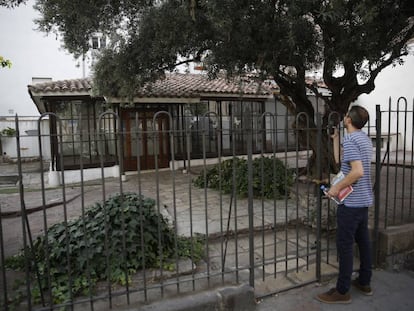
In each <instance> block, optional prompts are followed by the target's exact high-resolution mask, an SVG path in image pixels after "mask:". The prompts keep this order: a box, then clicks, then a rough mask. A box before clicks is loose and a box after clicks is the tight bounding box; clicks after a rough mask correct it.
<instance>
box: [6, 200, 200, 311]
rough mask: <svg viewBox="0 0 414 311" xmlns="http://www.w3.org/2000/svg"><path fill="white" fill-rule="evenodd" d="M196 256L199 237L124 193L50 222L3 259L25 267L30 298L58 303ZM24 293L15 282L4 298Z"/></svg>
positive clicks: (16, 297) (151, 202) (17, 267)
mask: <svg viewBox="0 0 414 311" xmlns="http://www.w3.org/2000/svg"><path fill="white" fill-rule="evenodd" d="M202 255H203V243H202V238H201V237H199V236H198V237H195V238H193V239H190V238H186V237H182V236H178V235H176V234H175V231H174V228H173V227H172V226H171V225H170V224H169V223H168V221H167V219H166V218H164V217H163V216H162V215H161V214H160V213H159V212H158V211H157V206H156V204H155V201H154V200H153V199H151V198H145V197H143V196H140V195H138V194H136V193H125V194H122V195H121V194H118V195H115V196H113V197H111V198H109V199H107V200H106V201H105V202H104V203H103V204H102V203H96V204H95V205H93V206H92V207H90V208H88V209H87V210H86V211H85V213H84V215H83V217H79V218H77V219H74V220H70V221H68V222H66V223H65V222H61V223H57V224H55V225H53V226H51V227H50V228H49V229H48V230H47V232H46V233H45V234H44V235H42V236H39V237H38V238H37V239H36V240H35V241H34V243H33V247H32V248H27V249H25V250H23V251H22V252H21V253H20V254H18V255H16V256H13V257H10V258H8V259H7V260H6V267H7V268H8V269H13V270H22V271H24V270H25V269H26V267H29V270H30V276H31V280H30V282H31V296H32V299H33V302H34V303H35V304H37V303H42V300H44V301H46V304H48V303H53V304H58V303H63V302H67V301H69V300H71V299H73V298H74V297H76V296H80V295H85V296H89V295H93V293H94V287H95V285H96V284H97V283H98V282H99V281H108V280H109V281H110V283H112V284H116V283H117V284H121V285H126V284H129V282H130V281H131V276H133V275H134V274H135V273H137V271H139V270H141V269H149V268H160V269H171V268H174V265H173V264H172V261H173V262H175V259H179V258H183V257H186V258H190V259H191V260H192V261H193V262H197V261H198V260H200V259H201V257H202ZM27 258H29V261H27V260H26V259H27ZM20 285H24V284H20ZM24 292H25V286H23V287H22V286H20V292H19V293H14V297H11V298H10V299H9V301H10V300H13V299H14V300H15V301H14V302H13V303H16V302H17V301H16V300H23V299H24V298H26V297H23V296H24Z"/></svg>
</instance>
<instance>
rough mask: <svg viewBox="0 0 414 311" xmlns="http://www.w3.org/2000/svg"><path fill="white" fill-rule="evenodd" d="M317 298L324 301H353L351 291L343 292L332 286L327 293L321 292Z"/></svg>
mask: <svg viewBox="0 0 414 311" xmlns="http://www.w3.org/2000/svg"><path fill="white" fill-rule="evenodd" d="M316 299H317V300H319V301H321V302H324V303H331V304H333V303H351V301H352V300H351V295H350V294H349V293H346V294H343V295H342V294H341V293H339V292H338V291H337V290H336V288H331V289H330V290H328V291H327V292H326V293H323V294H319V295H317V296H316Z"/></svg>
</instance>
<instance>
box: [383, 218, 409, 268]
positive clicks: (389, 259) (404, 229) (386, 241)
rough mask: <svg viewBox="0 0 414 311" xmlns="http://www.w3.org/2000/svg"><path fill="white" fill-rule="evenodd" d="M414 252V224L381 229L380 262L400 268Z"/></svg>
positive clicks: (389, 266) (388, 266) (390, 266)
mask: <svg viewBox="0 0 414 311" xmlns="http://www.w3.org/2000/svg"><path fill="white" fill-rule="evenodd" d="M413 253H414V224H406V225H401V226H393V227H388V228H387V229H383V230H380V231H379V250H378V256H379V258H378V259H379V262H380V263H383V264H385V265H386V268H391V269H394V270H400V269H402V268H403V267H404V265H405V263H406V261H407V260H408V258H411V257H412V256H413Z"/></svg>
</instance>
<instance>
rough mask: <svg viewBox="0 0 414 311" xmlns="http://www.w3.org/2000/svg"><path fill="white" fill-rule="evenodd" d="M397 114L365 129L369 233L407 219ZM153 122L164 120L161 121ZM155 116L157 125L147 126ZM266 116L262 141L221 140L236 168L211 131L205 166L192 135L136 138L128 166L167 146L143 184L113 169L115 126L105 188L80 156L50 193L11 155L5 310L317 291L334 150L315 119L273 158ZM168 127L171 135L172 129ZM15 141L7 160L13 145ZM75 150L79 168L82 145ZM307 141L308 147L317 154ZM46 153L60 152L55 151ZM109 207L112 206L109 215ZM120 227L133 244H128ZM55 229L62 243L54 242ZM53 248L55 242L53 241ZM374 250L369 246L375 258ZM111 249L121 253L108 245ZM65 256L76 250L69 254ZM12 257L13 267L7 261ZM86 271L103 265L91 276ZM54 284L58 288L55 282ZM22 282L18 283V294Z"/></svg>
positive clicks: (277, 147)
mask: <svg viewBox="0 0 414 311" xmlns="http://www.w3.org/2000/svg"><path fill="white" fill-rule="evenodd" d="M398 106H400V104H398V105H397V109H396V110H395V109H391V107H390V109H389V111H388V112H385V111H380V109H379V108H378V109H377V119H376V124H375V133H373V132H374V131H371V130H372V127H374V126H372V125H370V126H369V127H368V132H369V133H370V135H371V136H372V137H373V138H375V143H376V146H378V147H377V148H376V150H377V152H376V158H375V159H373V160H374V161H373V170H374V171H375V175H374V176H373V177H374V178H375V195H376V205H375V209H374V211H375V213H373V214H372V217H371V222H372V223H371V225H372V227H373V228H374V230H375V231H376V232H378V230H379V228H386V227H387V226H390V225H397V224H401V223H405V222H408V221H412V220H413V219H412V207H411V206H412V205H411V204H412V190H411V189H412V176H413V175H412V167H413V165H412V161H413V153H412V150H413V148H412V145H411V148H410V144H409V143H408V139H409V138H408V135H403V133H406V131H408V126H409V125H410V124H411V132H412V124H413V123H414V122H413V116H412V111H408V110H407V104H405V106H404V109H402V110H400V109H399V108H398ZM162 114H166V115H167V118H171V116H170V115H169V114H168V112H162ZM393 114H396V115H398V117H397V120H400V118H401V115H402V114H405V117H404V118H403V120H404V122H403V124H404V126H402V125H397V126H396V129H392V128H391V127H390V126H388V128H390V129H388V130H387V131H388V133H386V132H387V131H383V130H382V127H383V122H381V121H383V119H384V116H387V117H388V118H389V120H391V121H392V120H393ZM117 117H118V116H116V115H114V118H115V119H116V118H117ZM157 117H159V115H155V116H154V122H155V119H156V118H157ZM276 117H277V116H275V115H273V114H271V113H266V114H263V115H262V116H260V117H259V120H257V123H258V124H259V123H260V124H266V127H262V128H259V129H258V128H255V129H253V128H249V127H248V126H247V127H245V128H236V127H235V128H233V129H232V131H234V132H231V131H226V135H229V136H230V137H232V135H233V136H237V135H238V134H240V133H241V132H242V135H241V136H243V137H244V139H246V140H245V143H246V144H245V146H246V152H245V156H243V157H240V156H239V153H240V150H238V151H237V154H236V148H235V145H234V144H233V151H234V152H233V154H232V155H230V156H226V157H224V156H223V153H222V150H221V147H220V146H222V144H221V143H220V140H221V139H222V129H221V128H220V126H217V127H215V128H214V131H211V130H208V131H207V130H203V129H199V130H200V131H201V132H200V133H197V135H196V136H197V137H201V144H202V146H206V145H207V143H208V142H209V141H210V140H211V139H212V138H211V136H210V135H214V141H216V142H217V154H216V155H215V156H214V164H212V163H211V162H210V160H211V159H210V158H207V153H206V152H205V150H206V149H205V148H204V147H203V149H202V151H204V152H203V157H202V159H201V161H199V160H198V161H197V162H196V161H193V160H191V143H190V139H191V137H192V131H194V129H191V128H189V129H188V128H186V129H175V128H166V129H163V130H162V131H164V133H163V134H165V135H160V133H159V132H157V131H141V130H139V127H136V129H137V130H136V131H137V132H136V133H134V134H135V137H137V143H136V144H135V145H134V147H135V148H136V153H135V154H137V155H141V154H143V152H145V150H144V149H142V148H141V146H142V144H140V142H142V141H143V140H144V139H145V137H149V136H151V137H152V138H153V139H154V143H155V144H156V143H157V139H159V137H161V136H167V137H169V140H168V141H169V149H168V150H169V153H170V163H171V167H170V168H167V169H163V168H160V167H159V166H158V163H159V162H158V161H157V157H159V154H158V150H159V149H157V148H155V149H154V151H155V152H154V153H153V155H152V156H153V157H154V163H155V169H152V170H149V171H143V170H142V169H141V161H139V160H138V161H136V164H137V170H136V171H135V172H124V171H123V169H122V168H123V157H121V156H119V155H122V154H123V150H124V147H123V144H124V143H125V137H126V136H127V135H131V133H126V132H123V131H122V127H119V128H115V129H113V133H112V136H111V139H116V143H115V146H117V148H119V149H118V151H117V152H116V154H117V155H118V159H117V160H116V163H115V165H114V169H115V170H116V168H118V174H116V173H115V174H112V175H110V176H108V170H106V169H107V168H106V167H104V161H103V160H102V158H101V161H100V165H98V166H97V168H84V167H83V164H82V163H83V162H82V161H83V160H82V156H80V158H79V170H77V174H78V178H79V180H78V182H71V183H67V182H65V181H67V180H68V179H67V178H66V177H67V176H68V175H69V174H73V172H72V171H66V170H64V169H63V170H61V171H59V172H58V174H59V177H60V178H59V181H60V184H59V185H56V186H54V187H50V186H49V184H48V182H49V181H48V178H49V175H48V174H49V172H45V171H44V165H45V164H44V162H45V161H46V162H47V160H48V159H47V158H46V157H44V155H42V154H40V156H39V160H40V162H38V165H39V167H38V168H39V169H38V170H37V172H32V173H27V167H28V166H32V168H33V166H35V165H36V162H30V163H25V162H24V161H23V160H24V159H23V158H22V157H21V155H19V156H18V158H17V163H16V164H14V165H15V168H14V171H13V172H11V174H15V175H16V176H17V178H18V185H17V187H16V186H14V187H3V188H0V212H1V216H0V241H1V257H0V258H1V277H0V280H1V284H0V292H1V293H2V297H0V306H1V308H2V309H5V310H19V309H21V310H58V309H60V308H68V309H72V310H78V309H82V308H83V309H89V310H105V309H110V308H112V309H116V308H117V307H118V306H125V305H128V304H129V305H131V304H134V305H140V304H147V303H150V302H152V301H155V300H158V299H163V298H167V297H171V296H175V295H177V294H178V293H188V292H193V291H197V290H201V289H206V288H211V287H215V286H223V285H229V284H239V283H249V284H250V285H251V286H253V287H255V291H256V295H257V296H258V297H262V296H266V295H271V294H274V293H277V292H280V291H283V290H287V289H289V288H293V287H297V286H302V285H304V284H307V283H309V282H314V281H317V280H320V278H321V274H322V269H321V265H322V263H328V264H330V265H334V266H335V265H336V250H335V242H334V231H335V225H336V223H335V205H334V204H333V203H332V202H331V201H330V200H328V199H325V198H323V197H322V196H321V195H320V191H319V184H320V183H323V182H327V180H326V179H327V178H328V179H329V176H328V175H326V172H327V170H326V169H327V167H330V166H331V164H332V163H329V161H330V160H327V161H328V162H324V161H325V160H322V159H330V158H325V157H324V156H326V155H327V154H332V151H333V150H332V149H331V148H332V147H331V145H330V140H329V134H328V130H329V127H324V126H322V119H321V116H319V115H318V116H317V120H316V124H317V127H316V128H313V127H311V126H310V125H309V124H312V123H313V122H314V120H311V119H309V116H307V115H303V114H300V115H299V116H298V118H302V119H301V120H300V121H301V123H302V124H305V126H303V129H301V130H297V131H294V130H292V129H285V132H284V135H285V138H288V137H289V139H290V140H291V137H292V136H293V137H295V140H296V147H295V149H294V150H292V148H291V146H288V143H287V142H288V139H286V140H285V141H286V144H285V147H284V148H281V145H282V146H283V143H282V144H281V142H280V141H278V140H279V139H280V133H279V130H278V129H277V126H274V124H275V122H276ZM337 117H338V116H337V115H334V114H333V115H331V116H330V118H337ZM297 121H298V122H299V120H297ZM137 122H138V117H137ZM398 122H400V121H398ZM78 123H79V124H81V122H78ZM169 123H170V124H175V123H176V122H174V120H172V119H170V122H169ZM389 123H392V122H389ZM57 124H59V122H57ZM119 124H120V122H118V125H119ZM246 124H247V125H248V124H250V123H249V122H246ZM328 124H330V123H329V122H328ZM16 129H17V130H18V118H17V117H16ZM18 132H19V131H17V134H18V135H17V137H16V144H17V145H16V147H17V150H19V145H20V139H21V137H19V133H18ZM394 132H396V133H397V135H396V137H395V139H396V141H393V139H394ZM60 133H62V131H60ZM315 134H316V135H315ZM374 134H375V136H374ZM42 135H43V134H42V133H41V132H39V144H40V148H39V149H40V152H42V150H44V148H42V146H41V144H42V142H43V141H44V139H43V136H42ZM45 135H50V134H45ZM400 135H401V136H400ZM77 137H78V138H79V140H80V145H79V146H80V149H81V151H80V155H82V154H83V147H82V146H83V144H82V141H83V137H82V132H80V133H79V135H78V136H77ZM97 137H98V138H99V137H103V138H102V141H100V140H99V139H98V143H104V140H105V135H99V133H98V135H97ZM177 137H180V139H186V143H183V144H182V145H183V146H186V150H185V153H186V157H185V159H186V160H187V161H185V166H184V167H181V166H178V165H177V166H176V163H178V162H177V161H175V155H174V152H175V150H176V148H175V146H174V144H175V143H177ZM252 137H262V138H263V140H262V141H261V143H262V144H263V146H264V145H266V148H265V147H260V144H258V145H256V146H255V150H261V151H260V152H259V153H256V154H253V146H252V144H253V142H255V143H257V142H258V141H260V139H259V140H254V139H252ZM312 137H317V141H316V144H314V142H313V141H312ZM410 139H411V141H412V138H410ZM51 141H53V140H52V139H51ZM63 141H64V139H63V138H62V137H60V139H58V142H60V143H63ZM72 141H75V140H74V139H72ZM381 143H382V144H381ZM393 143H394V145H393ZM315 146H316V148H315ZM326 146H328V148H326ZM379 146H383V147H382V148H379ZM384 146H385V147H384ZM269 147H270V149H269ZM394 147H395V149H393V148H394ZM312 148H314V151H312ZM56 150H62V146H61V145H60V146H58V148H57V149H56ZM100 150H102V149H100ZM60 156H62V157H63V153H60ZM102 156H103V155H102ZM309 159H313V160H312V161H314V162H309ZM60 162H61V163H63V162H64V159H61V161H60ZM194 163H197V164H194ZM98 164H99V163H98ZM309 164H312V165H309ZM46 165H47V164H46ZM6 167H7V169H6ZM12 167H13V165H12V164H7V165H6V164H3V165H2V168H4V170H8V169H10V170H12ZM119 167H120V169H119ZM93 169H98V171H99V174H98V178H95V179H93V180H87V179H86V177H85V176H86V174H87V173H88V174H89V172H90V170H93ZM8 176H10V174H9V175H8ZM114 176H115V177H114ZM315 176H316V178H315ZM210 187H213V188H210ZM214 187H216V188H214ZM266 191H267V192H266ZM132 193H133V194H134V195H136V197H135V196H134V195H132ZM114 202H115V203H116V204H118V205H116V207H114V204H115V203H114ZM134 204H136V205H134ZM134 206H136V209H135V207H134ZM148 206H150V209H149V210H151V211H153V212H154V215H155V222H154V223H153V226H152V227H151V228H153V230H150V229H148V227H147V226H146V225H145V224H144V220H145V219H147V218H149V216H150V212H149V210H147V209H146V208H147V207H148ZM133 211H135V213H133ZM111 213H113V215H112V214H111ZM144 213H148V214H145V215H144ZM151 213H152V212H151ZM131 215H132V216H131ZM151 215H152V214H151ZM161 215H162V216H161ZM144 216H145V217H144ZM99 217H103V218H102V219H104V221H103V223H101V227H99V228H100V229H97V227H94V226H95V224H94V225H92V220H97V219H100V218H99ZM132 223H135V226H132ZM164 224H167V226H166V227H165V226H164ZM130 228H133V230H134V231H133V232H131V231H128V230H129V229H130ZM59 230H60V235H55V234H56V231H59ZM92 230H98V231H100V232H99V233H100V234H98V235H97V236H99V238H100V239H101V241H102V245H100V246H96V245H95V244H94V239H95V238H96V239H97V237H96V236H94V235H93V232H92ZM165 233H166V235H165ZM150 234H152V236H151V235H150ZM55 237H57V238H58V239H60V240H58V241H55V240H53V239H54V238H55ZM135 237H136V240H134V241H132V240H133V238H135ZM376 237H377V234H374V241H373V242H374V252H375V253H376V247H377V246H378V245H377V238H376ZM114 241H117V243H115V244H112V242H114ZM42 243H43V244H42ZM39 245H41V247H40V248H39ZM51 246H55V247H57V250H56V249H53V248H51ZM95 247H96V248H95ZM151 247H153V248H151ZM75 248H80V249H81V251H79V252H78V253H75ZM150 248H151V250H150ZM20 249H22V250H23V251H22V253H21V254H22V256H17V257H16V256H14V255H16V254H18V252H19V250H20ZM55 252H60V253H64V254H63V255H62V257H57V258H61V259H60V260H61V266H57V267H56V266H54V260H55V257H56V256H57V254H56V253H55ZM72 254H77V256H72ZM94 255H95V256H94ZM96 255H97V256H96ZM13 256H14V257H13ZM82 256H84V257H82ZM82 258H83V259H84V260H83V261H82V267H83V269H84V270H83V272H82V273H81V274H79V273H78V272H77V271H76V269H78V267H79V260H80V259H82ZM149 258H152V259H153V260H149ZM95 262H99V263H100V265H102V266H100V267H98V268H96V267H94V263H95ZM118 263H119V264H118ZM16 267H20V268H21V269H20V270H19V269H17V268H16ZM59 271H60V272H62V271H63V272H64V274H65V275H66V276H65V277H63V278H62V276H61V275H60V274H59ZM300 271H310V272H311V273H310V274H311V275H313V277H311V278H309V279H307V280H306V281H296V282H292V277H288V276H291V273H298V272H300ZM58 276H59V277H60V278H58ZM20 279H23V280H24V281H23V282H20V283H19V282H17V283H16V280H20ZM274 279H280V280H281V281H280V282H272V284H273V287H269V286H267V287H266V289H265V290H264V289H263V288H265V287H263V286H261V285H262V284H264V283H266V282H267V281H269V280H274ZM282 280H283V282H282ZM57 281H59V282H60V283H59V282H57Z"/></svg>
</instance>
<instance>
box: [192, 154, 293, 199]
mask: <svg viewBox="0 0 414 311" xmlns="http://www.w3.org/2000/svg"><path fill="white" fill-rule="evenodd" d="M247 169H248V168H247V160H245V159H241V158H233V159H229V160H226V161H223V162H222V163H221V165H220V164H216V165H215V166H214V167H212V168H211V169H208V170H204V171H203V172H202V173H201V175H200V176H198V177H197V178H196V179H195V180H194V185H196V186H197V187H200V188H204V187H205V186H206V187H208V188H211V189H216V190H221V191H222V192H223V193H232V192H233V181H234V187H235V193H236V195H237V196H240V197H247V195H248V171H247ZM233 174H234V176H233ZM292 184H293V171H292V170H290V169H288V168H287V167H286V166H285V165H284V164H283V162H282V161H281V160H280V159H278V158H275V157H260V158H256V159H254V160H253V195H254V196H255V197H261V198H267V199H273V198H275V199H281V198H283V197H284V196H287V195H289V189H290V187H291V186H292Z"/></svg>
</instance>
